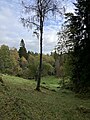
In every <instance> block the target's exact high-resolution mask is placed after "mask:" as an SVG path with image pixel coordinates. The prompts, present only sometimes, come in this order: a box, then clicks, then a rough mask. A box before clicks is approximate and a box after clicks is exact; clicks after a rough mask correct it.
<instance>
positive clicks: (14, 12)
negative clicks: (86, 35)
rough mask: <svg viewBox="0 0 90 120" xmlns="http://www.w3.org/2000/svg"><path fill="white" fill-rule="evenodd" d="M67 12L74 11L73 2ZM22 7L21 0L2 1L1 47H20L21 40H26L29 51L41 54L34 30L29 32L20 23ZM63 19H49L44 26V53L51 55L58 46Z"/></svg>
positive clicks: (70, 0)
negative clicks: (3, 45)
mask: <svg viewBox="0 0 90 120" xmlns="http://www.w3.org/2000/svg"><path fill="white" fill-rule="evenodd" d="M68 1H69V2H67V4H66V5H67V11H68V12H69V11H73V5H72V1H74V0H68ZM21 15H22V6H21V4H20V2H19V0H0V45H2V44H5V45H8V46H9V47H10V48H12V47H15V48H17V49H18V48H19V47H20V40H21V39H24V41H25V45H26V48H27V50H30V51H33V52H39V40H38V39H37V37H35V36H34V35H33V30H29V31H28V30H27V28H24V27H23V25H22V23H21V22H20V17H21ZM61 23H62V22H61V19H60V18H58V19H57V20H55V19H54V21H53V20H52V19H49V20H47V21H46V23H45V26H44V40H43V53H50V52H51V51H52V50H53V49H54V47H55V45H56V44H57V32H58V31H59V29H60V26H61Z"/></svg>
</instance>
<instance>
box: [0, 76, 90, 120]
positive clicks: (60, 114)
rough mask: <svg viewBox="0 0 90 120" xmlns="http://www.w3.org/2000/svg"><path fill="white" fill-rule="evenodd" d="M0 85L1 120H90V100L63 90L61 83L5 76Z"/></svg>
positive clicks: (56, 80) (58, 80)
mask: <svg viewBox="0 0 90 120" xmlns="http://www.w3.org/2000/svg"><path fill="white" fill-rule="evenodd" d="M2 78H3V83H2V82H0V120H90V98H82V97H79V96H78V95H77V94H75V93H73V92H72V91H70V90H66V89H60V88H59V86H60V85H59V82H60V79H58V78H55V77H45V78H42V82H41V91H40V92H38V91H36V90H35V87H36V82H35V81H34V80H27V79H23V78H19V77H14V76H9V75H3V76H2Z"/></svg>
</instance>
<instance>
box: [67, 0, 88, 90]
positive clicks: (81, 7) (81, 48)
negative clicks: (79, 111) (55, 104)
mask: <svg viewBox="0 0 90 120" xmlns="http://www.w3.org/2000/svg"><path fill="white" fill-rule="evenodd" d="M74 5H75V7H76V9H75V14H67V18H68V20H67V21H68V23H67V27H68V31H69V38H70V40H71V41H72V42H73V51H72V53H71V54H72V56H71V58H70V60H69V64H70V66H71V75H70V76H71V80H72V81H73V85H74V89H75V91H76V92H86V90H87V91H88V90H89V87H90V80H89V79H90V64H89V60H90V54H89V51H90V25H89V24H90V22H89V12H90V9H88V8H89V5H90V2H89V1H88V2H87V1H86V0H77V2H76V3H75V4H74ZM87 11H89V12H87ZM85 89H86V90H85Z"/></svg>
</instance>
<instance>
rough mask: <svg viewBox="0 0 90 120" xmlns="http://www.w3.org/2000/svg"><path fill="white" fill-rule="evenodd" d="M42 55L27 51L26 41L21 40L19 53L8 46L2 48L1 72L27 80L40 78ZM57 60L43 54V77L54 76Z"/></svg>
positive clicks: (0, 56) (0, 54)
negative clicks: (40, 58)
mask: <svg viewBox="0 0 90 120" xmlns="http://www.w3.org/2000/svg"><path fill="white" fill-rule="evenodd" d="M39 57H40V54H38V53H34V52H30V51H28V52H27V50H26V48H25V43H24V40H21V43H20V49H19V51H18V50H17V49H16V48H12V49H9V47H8V46H6V45H2V46H1V47H0V72H1V73H4V74H11V75H15V76H19V77H23V78H27V79H32V78H36V77H38V67H39ZM54 64H55V60H54V58H53V56H51V55H44V54H43V64H42V76H47V75H53V74H54V71H55V70H54Z"/></svg>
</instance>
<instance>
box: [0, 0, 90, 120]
mask: <svg viewBox="0 0 90 120" xmlns="http://www.w3.org/2000/svg"><path fill="white" fill-rule="evenodd" d="M34 2H35V3H34ZM28 4H29V3H28ZM28 4H26V2H25V1H22V6H23V8H24V10H25V14H26V16H24V17H21V23H22V24H23V26H24V28H27V29H31V28H32V27H34V32H33V33H34V34H35V35H36V36H37V39H38V40H39V42H40V43H39V44H40V46H39V49H40V53H38V52H34V51H29V50H28V49H27V48H26V42H25V41H26V40H25V39H23V38H21V40H20V43H19V48H18V49H17V48H15V47H12V48H10V47H9V46H8V45H5V44H2V45H0V99H1V100H0V104H1V106H0V116H1V120H89V119H90V62H89V60H90V1H89V0H76V1H75V2H74V3H73V5H74V7H75V9H74V13H73V12H65V11H63V10H62V8H59V7H58V2H57V0H55V1H53V0H45V1H44V0H35V1H34V0H33V2H31V3H30V5H28ZM63 9H64V7H63ZM30 12H32V13H33V12H34V13H33V14H35V15H33V14H30ZM48 12H50V13H49V14H50V15H51V14H52V15H56V14H58V13H60V16H61V13H62V15H63V17H64V20H63V23H62V25H61V28H60V30H59V31H57V37H58V40H57V45H55V47H54V48H53V52H52V51H51V52H50V53H47V54H45V53H43V47H42V46H43V34H44V21H45V20H46V16H48V14H47V13H48ZM27 14H29V16H31V19H30V18H29V17H28V18H27ZM32 16H33V17H32ZM56 19H57V17H56ZM13 46H14V45H13ZM47 49H48V48H47Z"/></svg>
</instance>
